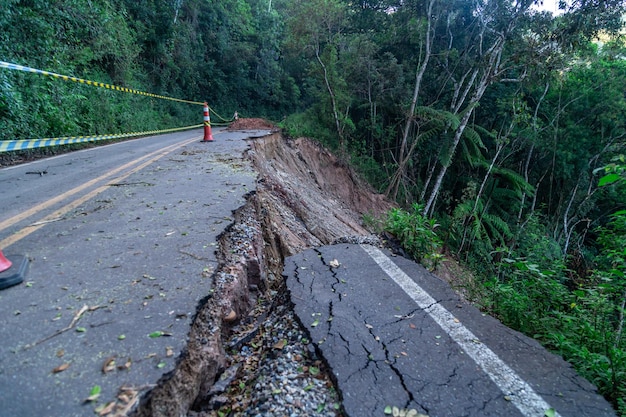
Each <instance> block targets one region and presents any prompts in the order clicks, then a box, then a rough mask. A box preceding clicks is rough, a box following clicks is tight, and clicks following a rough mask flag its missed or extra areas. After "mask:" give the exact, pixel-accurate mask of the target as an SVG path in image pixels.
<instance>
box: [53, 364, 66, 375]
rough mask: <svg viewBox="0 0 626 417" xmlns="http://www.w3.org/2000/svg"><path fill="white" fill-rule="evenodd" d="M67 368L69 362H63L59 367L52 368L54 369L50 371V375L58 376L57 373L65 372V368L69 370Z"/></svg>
mask: <svg viewBox="0 0 626 417" xmlns="http://www.w3.org/2000/svg"><path fill="white" fill-rule="evenodd" d="M69 367H70V364H69V362H65V363H64V364H62V365H59V366H57V367H56V368H54V369H53V370H52V373H53V374H58V373H59V372H63V371H65V370H66V369H67V368H69Z"/></svg>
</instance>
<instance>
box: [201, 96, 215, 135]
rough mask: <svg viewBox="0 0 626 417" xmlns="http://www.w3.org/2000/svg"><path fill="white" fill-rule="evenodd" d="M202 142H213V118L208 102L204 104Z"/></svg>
mask: <svg viewBox="0 0 626 417" xmlns="http://www.w3.org/2000/svg"><path fill="white" fill-rule="evenodd" d="M202 142H213V134H212V133H211V116H209V105H208V103H207V102H204V139H202Z"/></svg>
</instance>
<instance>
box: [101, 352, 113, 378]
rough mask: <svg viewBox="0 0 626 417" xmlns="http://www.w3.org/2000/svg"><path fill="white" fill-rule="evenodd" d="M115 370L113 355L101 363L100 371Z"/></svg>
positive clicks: (104, 372)
mask: <svg viewBox="0 0 626 417" xmlns="http://www.w3.org/2000/svg"><path fill="white" fill-rule="evenodd" d="M112 371H115V356H111V357H110V358H108V359H107V360H105V361H104V364H103V365H102V373H103V374H106V373H109V372H112Z"/></svg>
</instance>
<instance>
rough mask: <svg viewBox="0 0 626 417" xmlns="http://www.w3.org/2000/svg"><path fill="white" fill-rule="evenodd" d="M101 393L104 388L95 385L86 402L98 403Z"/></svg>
mask: <svg viewBox="0 0 626 417" xmlns="http://www.w3.org/2000/svg"><path fill="white" fill-rule="evenodd" d="M101 391H102V388H101V387H100V385H94V387H93V388H92V389H91V391H89V397H87V398H85V401H84V402H86V403H88V402H92V401H96V400H97V399H98V397H100V392H101Z"/></svg>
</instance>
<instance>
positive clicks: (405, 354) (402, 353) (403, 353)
mask: <svg viewBox="0 0 626 417" xmlns="http://www.w3.org/2000/svg"><path fill="white" fill-rule="evenodd" d="M400 355H402V356H409V355H408V354H407V353H406V352H400Z"/></svg>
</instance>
